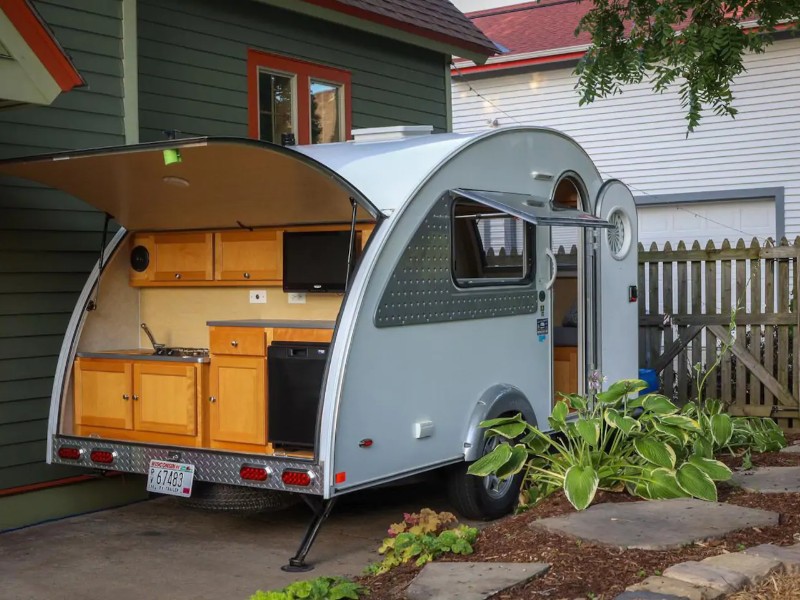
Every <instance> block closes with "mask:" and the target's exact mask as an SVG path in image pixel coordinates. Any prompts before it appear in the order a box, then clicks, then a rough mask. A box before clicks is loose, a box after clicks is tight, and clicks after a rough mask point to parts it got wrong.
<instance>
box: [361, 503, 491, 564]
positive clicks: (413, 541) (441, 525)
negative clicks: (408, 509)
mask: <svg viewBox="0 0 800 600" xmlns="http://www.w3.org/2000/svg"><path fill="white" fill-rule="evenodd" d="M477 537H478V530H477V529H475V528H474V527H467V526H466V525H459V524H458V520H457V519H456V517H455V515H453V514H452V513H449V512H440V513H437V512H436V511H433V510H431V509H429V508H423V509H422V510H421V511H420V512H419V513H405V514H404V515H403V520H402V521H401V522H400V523H393V524H392V525H391V526H390V527H389V537H387V538H385V539H384V540H383V543H382V544H381V547H380V548H379V549H378V553H379V554H382V555H383V557H384V558H383V560H382V561H381V562H379V563H375V564H372V565H370V566H369V567H367V569H366V573H367V574H369V575H379V574H381V573H386V572H388V571H390V570H391V569H392V568H394V567H396V566H398V565H400V564H403V563H406V562H408V561H410V560H412V559H416V561H415V564H416V565H417V566H422V565H424V564H425V563H428V562H430V561H432V560H434V559H435V558H437V557H439V556H441V555H442V554H445V553H448V552H451V553H453V554H472V552H473V550H472V544H474V543H475V539H476V538H477Z"/></svg>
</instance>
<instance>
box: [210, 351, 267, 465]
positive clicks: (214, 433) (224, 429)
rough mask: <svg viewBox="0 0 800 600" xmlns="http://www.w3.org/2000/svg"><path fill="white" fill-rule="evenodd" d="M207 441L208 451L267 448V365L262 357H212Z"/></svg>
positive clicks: (261, 449) (262, 449)
mask: <svg viewBox="0 0 800 600" xmlns="http://www.w3.org/2000/svg"><path fill="white" fill-rule="evenodd" d="M209 388H210V394H211V397H210V398H209V400H210V402H209V439H210V443H211V447H212V448H228V449H232V450H248V449H255V448H247V447H246V446H247V445H253V446H259V447H260V448H259V450H260V451H262V452H263V451H264V450H265V447H266V444H267V361H266V358H265V357H264V356H225V355H212V357H211V376H210V385H209Z"/></svg>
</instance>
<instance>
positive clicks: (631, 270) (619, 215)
mask: <svg viewBox="0 0 800 600" xmlns="http://www.w3.org/2000/svg"><path fill="white" fill-rule="evenodd" d="M168 148H172V149H179V150H180V151H181V152H182V154H183V162H182V164H181V165H180V167H179V168H180V169H187V170H188V169H191V168H192V165H193V164H194V165H198V166H199V167H198V168H197V169H195V171H192V172H189V171H185V172H184V175H182V177H183V176H185V177H186V179H187V181H188V180H191V186H190V187H184V188H181V187H180V186H179V187H174V186H173V187H170V188H169V189H168V190H167V191H166V192H165V191H164V189H163V188H164V186H162V185H161V183H160V182H161V181H162V180H163V181H165V182H166V181H167V180H168V179H169V177H171V175H169V173H171V171H168V169H169V167H167V166H165V164H164V161H163V160H162V153H163V151H164V150H165V149H168ZM229 154H231V155H235V159H234V160H233V161H232V162H231V163H230V164H228V163H226V160H227V159H226V158H225V157H226V155H229ZM212 167H213V168H212ZM172 168H175V167H172ZM0 173H2V174H6V175H11V176H18V177H26V178H29V179H32V180H35V181H39V182H41V183H43V184H46V185H50V186H52V187H58V188H61V189H64V190H65V191H67V192H69V193H72V194H73V195H75V196H77V197H80V198H82V199H84V200H86V201H87V202H88V203H89V204H92V205H93V206H95V207H97V208H99V209H100V210H103V211H105V212H107V213H110V214H112V215H113V216H114V217H116V218H117V220H118V221H119V222H120V224H121V225H123V226H124V227H125V228H126V230H122V231H120V232H119V233H118V234H117V236H116V237H115V238H114V239H113V240H112V242H111V243H110V244H109V246H108V248H107V251H106V254H105V258H104V263H103V267H104V269H103V270H102V272H101V270H100V269H99V268H96V269H95V271H94V272H93V274H92V275H91V277H90V279H89V281H88V282H87V285H86V288H85V289H84V292H83V294H82V296H81V298H80V300H79V302H78V305H77V306H76V309H75V313H74V314H73V317H72V321H71V323H70V327H69V331H68V333H67V337H66V338H65V341H64V345H63V348H62V351H61V357H60V361H59V367H58V373H57V377H56V381H55V386H54V390H53V395H52V407H51V418H50V435H49V438H50V440H49V441H50V443H49V446H48V460H49V461H50V462H59V463H63V464H73V465H78V466H84V467H85V466H91V467H97V468H108V469H113V470H122V471H131V472H140V473H146V472H147V465H148V463H149V461H150V460H153V459H157V460H175V456H180V460H181V461H183V462H187V463H192V464H194V465H195V466H196V478H197V479H199V480H204V481H211V482H219V483H229V484H231V483H232V484H236V485H245V486H250V487H256V488H262V489H272V490H280V491H294V492H304V493H306V494H312V495H316V496H319V497H321V498H324V499H329V498H333V497H335V496H337V495H340V494H343V493H346V492H350V491H353V490H356V489H360V488H364V487H368V486H372V485H377V484H380V483H385V482H389V481H392V480H397V479H400V478H403V477H405V476H408V475H413V474H416V473H420V472H423V471H427V470H431V469H434V468H437V467H440V466H444V465H448V464H451V463H463V462H464V461H472V460H475V459H476V458H478V456H479V455H480V454H481V453H482V452H483V451H484V446H483V436H482V432H481V431H480V429H479V427H478V424H479V423H480V421H481V420H483V419H486V418H491V417H495V416H499V415H502V414H513V413H516V412H521V413H522V414H523V415H524V416H525V418H526V419H527V420H529V421H530V422H532V423H535V424H537V425H538V426H540V427H542V428H546V427H547V417H548V416H549V414H550V410H551V406H552V403H553V397H554V390H553V385H554V382H553V352H554V344H553V337H554V332H555V329H556V326H555V324H554V322H553V318H552V314H551V312H552V302H551V298H550V293H551V289H552V286H553V283H554V281H555V280H556V277H557V273H556V268H555V267H556V260H555V257H554V255H553V253H552V251H551V233H552V230H553V229H554V228H555V227H564V226H566V227H574V228H578V231H580V235H579V238H578V239H579V242H578V266H577V272H578V274H579V279H578V283H577V285H578V288H577V289H578V298H579V303H578V304H579V310H578V315H579V318H578V321H577V327H576V331H577V333H576V334H575V339H576V340H577V341H576V342H575V345H576V346H577V347H578V348H579V350H578V356H579V361H580V366H579V379H580V381H579V382H576V386H577V387H578V388H580V389H582V386H583V385H585V380H586V374H587V373H589V372H590V371H592V370H595V369H598V370H600V371H602V372H603V373H604V374H605V375H606V376H608V377H609V378H610V379H614V378H621V377H635V376H636V373H637V356H638V352H637V348H636V345H637V310H636V302H635V299H636V290H635V285H636V214H635V206H634V204H633V199H632V196H631V195H630V192H629V191H628V190H627V188H625V186H624V185H622V184H621V183H619V182H615V181H611V182H605V183H604V182H603V180H602V178H601V176H600V174H599V173H598V171H597V169H596V168H595V167H594V165H593V164H592V161H591V160H590V158H589V156H588V155H587V154H586V152H584V151H583V150H582V149H581V148H580V146H578V144H576V143H575V142H574V141H573V140H571V139H570V138H568V137H567V136H564V135H563V134H560V133H558V132H556V131H553V130H549V129H542V128H528V127H519V128H509V129H500V130H493V131H489V132H486V133H480V134H471V135H460V134H437V135H415V136H412V137H407V138H403V139H397V140H391V139H389V140H383V141H361V140H360V139H359V137H358V136H357V139H356V141H355V142H346V143H341V144H325V145H317V146H304V147H293V148H279V147H276V146H272V145H269V144H262V143H259V142H253V141H245V140H241V141H237V140H230V139H224V140H216V139H213V138H208V139H205V138H202V139H194V140H178V141H172V142H165V143H156V144H143V145H140V146H135V147H125V148H111V149H100V150H94V151H86V152H76V153H64V154H59V155H52V156H47V157H33V158H31V159H27V160H12V161H3V162H0ZM186 173H189V174H186ZM565 179H566V180H569V181H570V182H571V185H572V186H573V187H574V188H575V189H576V190H577V194H578V195H579V203H578V205H577V208H576V207H572V208H570V207H566V206H559V205H557V203H554V202H553V199H554V195H555V194H556V191H557V187H558V186H559V184H560V183H561V182H562V181H564V180H565ZM151 180H152V182H156V183H148V182H150V181H151ZM148 186H149V187H148ZM159 186H160V187H159ZM277 190H279V192H280V193H278V191H277ZM162 196H163V197H162ZM351 202H352V203H353V205H352V206H351ZM353 206H354V207H355V208H353ZM479 207H483V208H479ZM482 210H485V211H486V213H487V214H486V215H483V214H481V211H482ZM459 211H461V212H459ZM351 214H353V215H356V218H361V219H364V218H367V219H370V218H371V219H374V220H375V221H376V227H375V230H374V232H373V234H372V236H371V238H370V240H369V243H368V244H367V246H366V248H365V250H364V252H363V254H362V255H361V257H360V259H359V264H358V266H357V268H356V270H355V272H354V274H353V276H352V278H351V280H350V282H349V287H348V290H347V292H346V293H345V295H344V297H343V298H342V302H341V308H340V310H339V314H338V318H337V321H336V324H335V329H334V334H333V341H332V343H331V346H330V353H329V358H328V362H327V368H326V374H325V377H324V383H323V385H322V390H321V396H320V406H319V415H318V417H317V434H316V443H315V446H314V452H313V457H308V458H302V457H287V456H274V455H264V454H254V453H247V452H234V451H220V450H213V449H209V448H198V447H193V448H186V447H178V446H174V445H169V444H159V443H143V442H136V443H133V442H126V441H123V440H103V439H97V438H88V437H81V436H77V435H74V434H73V433H71V432H70V431H69V428H68V427H66V426H65V423H66V421H68V418H67V417H68V415H70V414H71V412H72V408H71V403H72V401H73V400H72V388H71V385H72V383H71V381H70V378H71V368H72V364H73V361H74V359H75V355H76V352H77V351H78V350H79V348H81V345H82V344H84V345H86V344H88V342H86V340H82V338H87V339H88V337H87V336H89V334H88V333H86V332H87V331H89V330H90V329H91V327H92V323H91V321H92V319H97V318H99V317H98V314H97V313H91V312H89V313H87V311H86V307H87V304H88V303H89V301H90V299H91V298H92V296H93V294H95V293H96V291H97V288H98V282H99V284H100V291H101V300H102V290H103V289H104V286H107V287H108V288H109V289H110V288H112V287H113V283H111V279H112V277H113V276H114V273H117V276H119V272H118V271H115V269H114V268H113V266H114V262H115V261H120V262H121V263H124V261H125V259H126V257H124V256H122V254H123V253H121V252H120V248H122V247H123V244H122V241H123V240H125V239H126V237H127V236H128V235H130V234H131V233H133V232H136V231H142V230H156V231H173V230H202V229H208V228H216V229H226V228H227V229H235V228H236V227H237V224H236V222H237V221H240V222H241V223H244V224H245V225H247V226H254V227H261V226H273V225H297V224H325V223H347V222H348V221H349V219H350V215H351ZM508 215H511V217H513V219H505V222H506V223H507V224H510V226H511V227H512V228H513V227H517V230H516V231H521V232H522V233H521V234H519V235H522V236H524V241H520V242H519V247H520V248H522V257H521V263H520V264H522V268H523V272H522V273H521V276H519V277H512V278H508V277H506V276H503V277H499V278H498V279H496V280H495V279H492V278H488V280H484V281H477V280H473V279H471V278H470V276H464V277H461V276H460V275H458V274H457V273H455V272H454V269H456V267H455V266H454V264H455V263H454V258H453V257H454V253H455V254H458V253H459V252H460V250H458V248H457V247H456V246H455V245H454V236H453V228H454V227H460V225H455V226H454V223H456V221H457V220H458V219H461V218H463V219H465V220H468V221H480V220H481V219H484V218H486V219H490V218H501V217H507V216H508ZM482 222H483V221H482ZM526 223H527V224H526ZM514 235H517V234H514ZM518 241H519V240H518ZM98 267H99V265H98ZM125 294H128V296H125ZM120 295H121V297H122V296H124V297H126V298H129V299H130V294H129V293H128V292H124V291H120ZM131 302H134V300H131ZM117 305H118V306H120V307H122V306H123V305H125V302H122V301H120V302H118V304H117ZM115 310H116V305H115V304H114V303H106V305H105V306H102V303H101V310H100V312H101V313H102V319H103V320H104V322H105V323H106V324H108V323H115V318H116V317H115V312H114V311H115ZM119 310H122V309H121V308H120V309H119ZM129 312H131V311H129ZM125 319H127V321H126V322H125V323H124V324H123V323H122V322H120V323H116V324H115V327H113V328H110V329H109V332H110V333H109V334H108V335H109V336H110V337H111V338H112V339H111V340H110V341H109V342H108V344H109V346H108V347H109V348H113V347H114V346H113V345H112V344H113V343H114V342H117V341H118V340H117V339H113V338H114V337H115V336H117V337H118V338H119V337H120V336H123V337H124V336H125V335H128V336H130V335H134V333H135V334H136V335H137V336H138V318H137V317H136V316H135V315H133V316H131V315H126V316H125ZM121 320H122V315H121V314H120V321H121ZM96 329H97V326H96V325H95V332H94V333H95V334H96V333H97V331H96ZM95 337H96V335H95ZM95 345H96V342H95ZM102 349H103V348H101V350H102ZM65 444H69V445H71V446H74V447H77V448H79V449H80V450H81V458H80V460H78V461H75V460H64V459H63V458H61V457H60V456H59V453H58V450H59V448H60V447H61V446H63V445H65ZM99 447H102V448H105V449H109V450H111V451H113V453H114V457H115V460H114V462H113V464H108V465H103V464H99V465H98V464H92V462H91V461H90V459H89V456H90V453H91V450H92V449H94V448H99ZM244 464H248V465H256V466H259V465H261V466H264V467H266V468H267V469H268V470H269V472H270V473H271V474H274V475H276V476H270V477H268V478H267V479H266V481H251V480H247V481H245V480H242V479H241V478H240V477H239V470H240V467H241V466H242V465H244ZM285 469H295V470H305V471H307V472H308V473H309V474H310V475H311V480H312V483H311V485H310V486H308V487H305V488H296V487H293V486H292V485H290V484H286V483H285V482H283V481H281V477H280V473H281V472H282V471H283V470H285Z"/></svg>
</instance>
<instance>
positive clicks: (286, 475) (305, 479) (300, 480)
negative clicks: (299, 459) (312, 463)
mask: <svg viewBox="0 0 800 600" xmlns="http://www.w3.org/2000/svg"><path fill="white" fill-rule="evenodd" d="M281 479H282V480H283V483H285V484H286V485H299V486H303V487H307V486H309V485H311V473H309V472H308V471H284V472H283V475H282V476H281Z"/></svg>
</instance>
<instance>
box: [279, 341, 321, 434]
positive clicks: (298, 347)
mask: <svg viewBox="0 0 800 600" xmlns="http://www.w3.org/2000/svg"><path fill="white" fill-rule="evenodd" d="M329 348H330V344H327V343H297V342H273V343H272V344H271V345H270V346H269V347H268V349H267V377H268V380H269V420H268V423H269V425H268V430H269V431H268V435H269V441H270V442H271V443H273V444H278V445H283V446H294V447H300V448H311V447H313V446H314V434H315V432H316V427H317V412H318V409H319V399H320V395H321V393H322V378H323V377H324V375H325V363H326V361H327V360H328V351H329Z"/></svg>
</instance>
